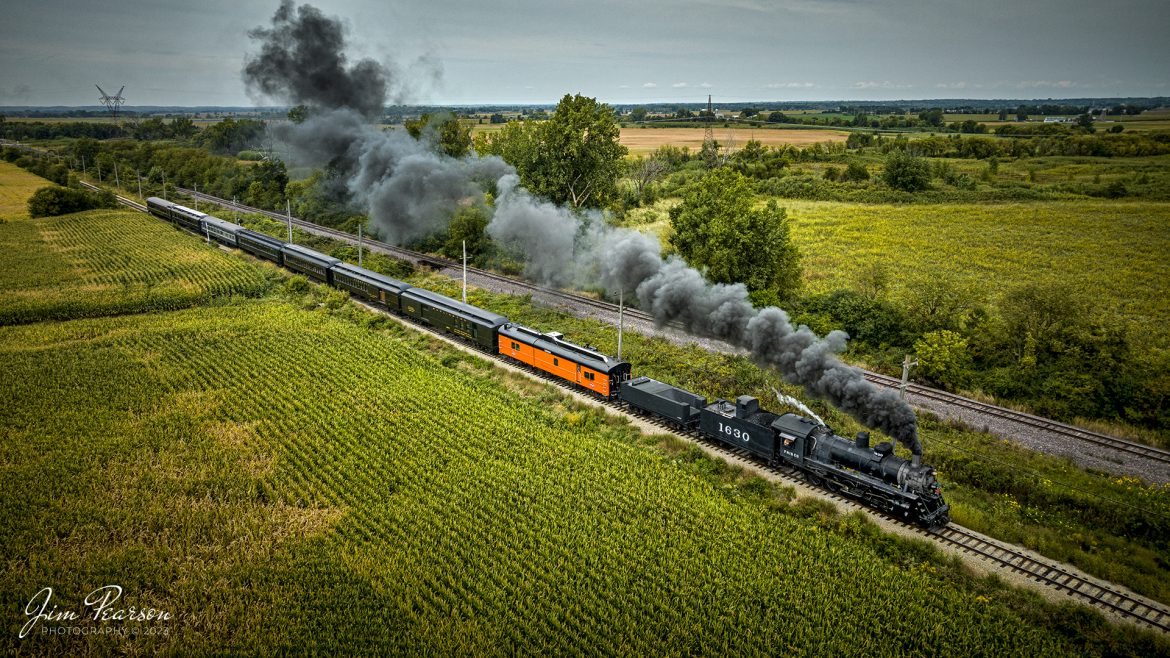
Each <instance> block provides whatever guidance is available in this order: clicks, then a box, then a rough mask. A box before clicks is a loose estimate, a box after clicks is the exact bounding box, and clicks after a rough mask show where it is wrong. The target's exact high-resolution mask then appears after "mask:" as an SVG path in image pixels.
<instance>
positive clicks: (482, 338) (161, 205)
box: [146, 197, 950, 527]
mask: <svg viewBox="0 0 1170 658" xmlns="http://www.w3.org/2000/svg"><path fill="white" fill-rule="evenodd" d="M146 205H147V210H148V211H149V212H150V213H151V214H152V215H154V216H156V217H159V218H161V219H164V220H166V221H168V222H171V223H172V224H174V225H176V226H178V227H182V228H185V229H188V230H189V231H191V232H194V233H197V234H199V235H203V236H205V237H206V238H207V240H208V241H211V240H215V241H216V242H218V243H220V244H223V245H226V246H228V247H233V248H236V249H240V250H242V251H245V252H248V253H250V254H252V255H253V256H256V257H257V258H261V259H265V260H269V261H272V262H273V263H276V264H277V265H279V266H282V267H285V268H287V269H289V270H292V271H294V272H298V273H301V274H304V275H305V276H307V277H309V278H312V279H315V280H317V281H320V282H322V283H325V284H327V285H331V286H334V287H336V288H340V289H342V290H345V291H347V292H349V293H350V294H351V295H353V296H356V297H359V298H362V299H365V300H368V301H371V302H376V303H379V304H381V305H383V306H385V307H386V308H387V309H389V310H390V311H392V312H394V313H397V314H399V315H402V316H405V317H408V318H411V319H413V320H414V321H416V322H419V323H421V324H424V325H428V326H432V327H435V328H437V329H440V330H442V331H445V332H448V333H451V334H454V335H456V336H459V337H460V338H461V339H462V340H464V341H466V342H467V343H469V344H471V345H473V346H474V347H476V348H478V349H480V350H482V351H485V352H488V353H490V354H493V355H498V356H500V357H503V358H504V359H507V360H511V361H515V362H520V363H523V364H526V365H529V366H531V367H533V368H535V369H537V370H540V371H542V372H545V373H547V374H549V375H551V376H553V377H556V378H558V379H561V380H564V381H567V382H569V383H571V384H573V385H575V386H578V387H580V388H582V389H584V390H586V391H589V392H591V393H593V394H595V395H597V396H599V397H602V398H605V399H608V400H612V401H615V402H618V403H620V404H624V405H627V406H628V407H630V408H631V409H633V410H635V411H637V412H640V413H644V414H649V415H651V416H654V417H656V418H659V419H661V420H663V421H665V422H667V423H670V424H672V425H674V426H676V427H678V428H679V429H681V430H685V431H693V432H697V433H699V434H700V435H702V436H704V437H706V438H708V439H711V440H715V441H720V442H722V443H725V444H727V445H729V446H733V447H735V448H739V449H742V450H745V451H746V452H748V453H750V454H752V455H754V456H755V457H757V458H758V459H760V460H762V461H764V462H765V463H767V464H768V465H770V466H781V467H787V468H791V469H794V470H796V471H798V472H800V473H802V474H804V476H805V478H806V479H808V480H809V481H810V482H811V483H813V484H815V485H817V486H820V487H824V488H826V489H828V490H830V491H834V492H838V493H840V494H842V495H845V496H849V497H851V498H854V499H856V500H859V501H861V502H862V503H864V504H867V505H869V506H871V507H874V508H876V509H879V510H881V511H883V512H886V513H888V514H892V515H895V516H899V517H902V518H905V519H907V520H909V521H912V522H915V523H918V524H921V525H923V526H927V527H938V526H943V525H946V524H947V523H949V522H950V517H949V516H948V514H947V513H948V511H949V508H948V507H947V504H946V502H945V501H944V500H943V497H942V489H941V488H940V487H939V484H938V480H937V479H936V478H935V471H934V469H933V468H931V467H929V466H924V465H922V464H920V463H919V457H920V455H921V446H920V445H917V444H915V445H914V446H913V452H914V454H913V456H912V460H910V461H908V460H906V459H903V458H901V457H899V456H897V455H896V454H894V445H893V444H891V443H888V442H883V443H879V444H877V445H876V446H873V447H872V448H871V447H870V445H869V434H868V433H866V432H860V433H858V435H857V437H856V439H852V440H850V439H847V438H844V437H841V436H837V435H835V434H834V433H833V432H832V430H831V429H829V428H828V427H826V426H824V425H822V424H820V423H818V422H815V421H813V420H810V419H808V418H805V417H803V416H798V415H796V414H791V413H786V414H782V415H777V414H774V413H770V412H768V411H764V410H761V409H760V406H759V401H758V400H757V399H756V398H753V397H750V396H740V397H739V398H738V399H737V400H736V401H735V402H734V403H732V402H729V401H727V400H715V401H714V402H712V403H710V404H708V402H707V400H706V398H704V397H702V396H700V395H697V394H695V393H692V392H690V391H686V390H683V389H681V388H676V387H674V386H670V385H668V384H665V383H663V382H659V381H656V380H653V379H650V378H648V377H637V378H633V377H632V375H631V369H630V364H629V363H628V362H626V361H622V360H620V359H615V358H613V357H611V356H607V355H605V354H602V353H601V352H599V351H597V350H596V349H594V348H592V347H589V346H585V345H578V344H575V343H572V342H569V341H567V340H565V339H564V336H563V335H562V334H560V333H556V332H540V331H537V330H536V329H532V328H530V327H526V326H523V325H520V324H517V323H514V322H510V321H509V320H508V318H506V317H504V316H502V315H498V314H496V313H492V312H490V311H486V310H484V309H481V308H479V307H476V306H472V305H471V304H465V303H463V302H460V301H457V300H454V299H451V298H450V297H446V296H444V295H440V294H438V293H434V292H431V291H429V290H424V289H422V288H417V287H413V286H411V285H409V284H407V283H404V282H402V281H397V280H395V279H391V278H390V277H387V276H384V275H382V274H379V273H377V272H374V271H371V270H368V269H365V268H362V267H358V266H355V265H351V264H349V263H343V262H342V261H340V260H338V259H336V258H333V257H331V256H327V255H325V254H323V253H320V252H318V251H315V250H313V249H309V248H306V247H302V246H300V245H296V244H290V243H284V242H281V241H280V240H277V239H276V238H273V237H271V236H268V235H265V234H263V233H257V232H255V231H252V230H249V229H246V228H244V227H242V226H239V225H237V224H233V223H231V222H228V221H225V220H223V219H220V218H218V217H214V216H212V215H208V214H206V213H201V212H199V211H197V210H193V209H191V208H187V207H185V206H182V205H179V204H176V203H172V202H170V201H167V200H165V199H159V198H157V197H151V198H149V199H147V202H146Z"/></svg>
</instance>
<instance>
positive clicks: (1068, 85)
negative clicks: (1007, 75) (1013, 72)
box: [1016, 80, 1088, 89]
mask: <svg viewBox="0 0 1170 658" xmlns="http://www.w3.org/2000/svg"><path fill="white" fill-rule="evenodd" d="M1086 86H1088V85H1085V84H1082V83H1080V82H1074V81H1072V80H1021V81H1019V82H1017V83H1016V87H1018V88H1020V89H1073V88H1075V87H1086Z"/></svg>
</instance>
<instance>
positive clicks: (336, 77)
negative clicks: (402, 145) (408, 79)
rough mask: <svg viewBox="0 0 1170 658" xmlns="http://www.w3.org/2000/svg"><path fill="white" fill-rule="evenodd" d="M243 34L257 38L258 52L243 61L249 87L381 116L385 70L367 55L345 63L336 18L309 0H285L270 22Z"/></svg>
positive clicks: (302, 101)
mask: <svg viewBox="0 0 1170 658" xmlns="http://www.w3.org/2000/svg"><path fill="white" fill-rule="evenodd" d="M248 36H250V37H252V38H253V39H255V40H259V41H261V42H262V45H261V48H260V54H259V55H256V56H254V57H251V58H249V59H248V60H247V61H246V62H245V64H244V82H245V83H246V84H247V85H248V88H249V89H250V90H254V91H258V92H260V93H261V94H263V95H265V96H271V97H273V98H280V99H283V100H286V101H288V102H291V103H292V104H294V105H306V106H308V107H310V108H339V107H348V108H350V109H353V110H355V111H357V112H359V113H360V114H361V115H362V116H365V117H368V118H371V119H375V118H378V117H381V116H382V109H383V105H384V103H385V101H386V89H387V83H388V81H389V80H388V76H387V69H386V67H384V66H383V65H381V64H379V63H378V62H376V61H374V60H372V59H363V60H361V61H360V62H357V63H356V64H354V65H353V66H348V65H347V59H346V56H345V53H344V52H343V48H344V45H345V37H344V30H343V28H342V24H341V21H339V20H337V19H335V18H329V17H327V16H325V15H324V14H322V13H321V11H320V10H319V9H317V8H316V7H313V6H311V5H301V6H300V7H295V8H294V5H293V2H292V0H284V2H282V3H281V4H280V8H279V9H277V10H276V14H274V15H273V16H272V27H270V28H264V27H258V28H256V29H254V30H252V31H250V32H249V33H248Z"/></svg>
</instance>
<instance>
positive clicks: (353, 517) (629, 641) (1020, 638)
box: [0, 211, 1167, 656]
mask: <svg viewBox="0 0 1170 658" xmlns="http://www.w3.org/2000/svg"><path fill="white" fill-rule="evenodd" d="M107 215H108V213H105V212H100V211H99V212H94V213H88V214H83V215H78V216H73V217H71V218H64V219H63V220H62V221H65V220H71V221H74V222H80V221H83V220H86V219H90V218H92V219H93V220H94V221H99V222H100V221H102V219H103V218H106V219H108V216H107ZM143 221H154V220H148V219H146V218H143ZM30 223H34V224H35V222H30ZM159 226H160V227H161V228H162V229H165V231H169V232H164V233H161V234H160V235H159V236H158V237H157V238H156V239H157V241H158V243H159V244H160V245H161V246H164V247H166V248H167V249H168V250H169V251H173V252H176V253H183V252H184V250H185V249H201V248H203V247H202V245H200V244H199V242H198V241H197V240H196V239H195V238H193V237H191V236H188V235H184V234H181V233H178V232H176V231H173V230H171V229H169V228H168V227H166V226H165V225H162V224H159ZM28 239H29V242H28V244H27V248H28V249H29V250H35V249H37V248H38V242H37V240H38V238H37V236H35V235H29V236H28ZM78 240H79V241H80V242H86V241H87V240H86V239H81V238H79V239H78ZM88 241H89V242H90V243H91V244H89V245H87V246H86V247H84V248H78V250H79V251H83V252H84V251H85V250H86V249H94V248H96V244H97V243H98V242H100V243H101V244H102V245H104V246H105V247H107V248H109V247H110V246H111V245H112V246H113V248H114V250H115V253H128V254H133V253H134V249H135V245H137V244H138V238H136V237H134V236H133V234H131V233H129V232H125V231H122V232H107V233H99V234H97V235H96V236H95V237H92V238H89V239H88ZM40 244H42V245H43V244H44V243H43V242H41V243H40ZM0 249H2V250H3V253H4V255H5V256H8V255H9V254H10V253H12V252H13V251H15V250H18V249H19V244H18V243H16V242H15V241H14V239H13V238H11V237H10V241H9V243H7V244H5V245H4V246H3V247H2V248H0ZM208 251H209V253H212V254H217V255H216V256H215V257H214V258H215V259H216V260H213V261H210V263H211V264H210V265H209V264H208V262H205V261H202V260H198V259H196V260H192V261H188V262H184V263H183V264H182V265H179V266H176V267H175V269H174V271H173V273H172V276H175V277H178V278H184V277H185V278H186V279H189V280H202V279H204V278H206V275H196V274H195V273H196V272H200V271H202V270H201V268H208V269H216V268H218V269H222V270H225V271H229V270H231V269H232V267H236V266H238V267H240V268H242V269H243V270H245V271H247V275H245V276H241V277H240V278H242V279H243V280H252V279H253V278H255V279H257V280H267V277H268V274H267V272H268V271H269V269H270V268H268V267H267V266H264V265H261V264H257V263H253V262H250V261H249V260H247V259H239V260H237V259H234V258H231V257H228V256H226V255H222V256H223V257H225V258H227V259H228V260H229V261H234V264H224V263H220V262H219V261H218V259H219V258H220V257H221V255H220V254H219V252H215V251H211V250H208ZM130 258H131V259H130V260H129V261H126V264H125V269H127V270H128V269H130V268H131V266H132V265H133V264H135V261H134V260H133V256H131V257H130ZM44 262H45V261H44V260H43V259H42V260H41V261H39V263H40V264H36V263H35V262H34V264H33V269H34V271H35V269H36V268H38V267H41V266H42V265H43V263H44ZM2 263H3V265H0V269H6V270H8V269H13V268H15V267H17V266H21V264H20V263H19V261H14V260H11V259H8V258H5V259H4V260H3V261H2ZM108 267H109V268H110V270H111V271H114V270H115V269H116V268H115V265H113V264H110V265H108ZM5 276H6V277H8V278H7V281H9V282H12V283H10V284H8V285H12V286H13V287H15V288H17V289H20V288H22V287H23V288H25V289H28V290H36V289H38V288H41V284H40V280H39V279H38V278H37V277H33V278H32V279H31V280H29V281H27V282H25V283H22V282H21V281H20V280H19V279H17V278H15V277H13V276H12V275H11V274H5ZM121 276H123V277H125V276H126V273H125V272H123V273H122V274H121ZM159 276H160V277H161V275H159ZM47 278H48V279H51V280H53V281H55V282H56V283H55V287H56V289H57V290H58V291H59V292H60V293H61V294H70V293H72V294H78V293H80V292H81V291H83V290H84V289H85V288H86V286H87V285H89V284H88V283H87V280H86V278H85V277H74V278H70V277H67V276H64V275H63V274H62V273H61V272H60V271H57V272H50V275H49V276H48V277H47ZM286 289H287V291H286V292H281V293H273V294H270V295H269V296H268V297H266V298H263V299H252V298H246V297H240V296H237V297H232V298H218V297H217V298H215V300H216V301H215V303H212V304H210V305H203V306H198V307H195V308H188V309H183V310H174V311H171V310H168V311H162V312H150V313H137V314H128V315H121V316H118V317H100V318H99V317H92V318H85V319H78V320H71V321H65V322H37V323H31V324H23V325H16V326H2V327H0V368H2V369H3V370H4V372H5V375H6V376H5V379H4V382H5V383H4V384H3V385H2V386H0V396H2V397H0V399H2V404H0V433H2V436H3V441H2V442H0V451H2V453H0V454H2V457H0V469H2V471H0V474H2V477H0V501H3V502H2V503H0V504H2V505H3V507H4V509H3V515H4V517H5V519H6V520H7V521H6V524H5V526H4V530H3V531H0V548H2V549H3V551H4V554H5V555H7V556H10V557H9V560H8V561H7V563H6V565H5V567H4V569H3V571H2V572H0V592H2V594H0V597H2V598H3V605H4V607H5V608H6V609H8V610H10V611H18V610H22V609H23V607H24V606H25V605H26V604H27V602H28V600H29V599H30V598H31V597H32V595H33V594H34V593H35V592H37V591H38V590H39V589H40V588H42V587H46V586H51V587H53V588H54V593H55V594H54V596H55V601H56V602H59V603H60V604H62V605H63V606H68V605H69V604H70V603H69V602H74V601H79V600H80V598H81V597H83V596H84V595H85V594H86V593H87V592H89V591H91V590H92V589H94V588H96V587H98V586H99V585H103V584H117V585H120V586H121V587H123V588H124V589H125V598H126V604H128V605H139V606H153V607H155V608H159V609H164V610H167V611H170V612H172V613H173V614H174V616H175V617H174V619H172V620H170V621H168V622H164V623H163V624H161V626H162V627H163V628H166V629H167V630H168V634H166V635H154V636H146V637H133V638H122V637H110V636H64V637H62V636H49V635H44V634H39V633H38V634H34V636H33V637H32V638H26V639H25V640H20V639H19V638H18V631H19V629H20V627H21V626H22V625H23V624H24V623H25V621H26V618H25V616H24V615H23V614H20V613H18V612H13V613H12V615H11V616H9V617H8V618H7V621H6V624H7V626H8V629H9V631H8V632H7V633H5V635H4V638H3V640H0V646H3V647H4V652H5V653H10V654H11V653H18V652H20V653H32V654H42V655H43V654H54V655H61V654H71V655H76V654H82V653H84V654H92V655H109V654H124V653H140V654H147V653H166V654H175V655H200V654H202V655H212V654H214V655H222V654H225V653H244V654H279V653H287V652H305V653H312V652H329V653H342V654H355V653H369V652H371V651H375V652H378V653H388V654H400V653H409V654H419V653H443V654H462V655H467V654H473V655H482V654H512V653H568V654H593V653H598V652H600V653H609V654H622V655H628V654H656V655H663V654H681V653H694V652H709V651H724V650H732V651H734V652H735V653H740V654H769V655H775V654H778V653H782V654H785V655H824V654H825V653H826V652H830V653H833V654H835V655H867V656H868V655H905V654H920V655H938V654H957V653H965V654H966V653H981V652H983V653H986V652H994V653H995V654H996V655H1035V654H1038V653H1042V654H1046V655H1085V654H1086V653H1088V654H1090V655H1092V654H1095V653H1101V652H1102V651H1104V649H1105V648H1106V646H1107V645H1112V646H1114V648H1116V647H1117V646H1121V647H1122V648H1127V649H1128V650H1129V651H1130V652H1136V653H1145V654H1146V655H1149V654H1151V653H1154V652H1159V651H1162V652H1164V651H1166V650H1167V647H1166V645H1165V644H1164V643H1161V642H1158V641H1154V640H1153V639H1151V638H1150V637H1149V636H1145V635H1140V634H1132V633H1130V632H1128V631H1119V630H1111V629H1109V628H1108V627H1106V626H1105V625H1103V622H1102V621H1101V620H1100V619H1099V618H1097V617H1095V616H1094V615H1091V614H1089V613H1086V612H1084V611H1082V610H1079V609H1075V608H1071V607H1067V608H1054V607H1052V606H1050V605H1048V604H1043V603H1040V602H1039V601H1038V600H1037V599H1036V597H1034V596H1033V595H1028V594H1024V593H1022V592H1019V591H1015V590H1010V589H1006V588H1004V587H1002V586H1001V585H999V584H997V583H995V582H993V581H987V580H974V579H972V578H970V577H968V576H965V575H963V573H962V571H961V569H959V568H957V567H956V566H955V565H954V564H953V563H950V562H947V561H943V560H940V559H938V558H935V557H931V553H932V551H931V550H929V549H926V548H925V547H922V546H919V545H915V544H909V543H905V542H902V541H899V540H892V539H890V538H888V537H882V536H879V535H876V534H875V533H874V532H873V530H872V528H871V527H869V526H866V525H865V524H864V523H862V522H861V521H860V520H859V519H856V518H846V519H837V520H833V519H831V518H830V517H826V516H824V515H823V514H824V513H823V511H821V507H820V506H819V505H816V504H814V503H809V502H807V501H806V502H798V503H796V504H792V503H790V502H789V497H788V496H787V495H786V493H785V492H784V491H783V490H778V489H775V488H773V487H769V486H767V485H765V484H764V483H763V482H762V481H760V480H758V479H752V478H748V477H746V476H744V475H742V474H737V473H736V472H734V471H731V470H728V468H727V467H726V466H725V465H720V463H719V462H713V461H711V460H709V459H707V458H704V457H701V456H700V454H699V453H698V451H697V450H695V449H693V448H692V449H688V448H685V447H683V446H681V445H678V444H676V443H675V442H672V441H666V442H663V441H662V440H660V439H653V438H648V437H644V436H642V435H640V434H638V433H637V432H636V431H634V430H633V428H631V427H630V426H629V425H628V424H627V423H626V422H625V421H622V420H620V419H615V418H613V417H610V416H607V415H605V414H603V413H601V412H599V411H596V410H591V409H588V408H585V407H582V406H580V405H578V404H576V403H572V402H570V401H568V400H567V399H566V398H565V397H564V396H563V395H562V394H561V393H560V392H559V391H558V390H556V389H555V388H553V387H550V386H547V385H544V384H536V383H533V382H531V381H529V380H527V379H526V378H523V377H519V376H510V375H504V374H502V373H501V372H500V371H498V370H497V369H496V368H494V367H492V366H491V365H490V364H489V363H488V362H487V361H485V360H483V359H482V358H480V357H477V356H469V355H466V354H463V353H461V352H457V351H454V350H452V349H451V348H449V347H446V346H444V345H442V344H440V343H437V342H435V341H433V340H432V339H429V338H426V337H423V336H421V335H419V334H417V333H415V332H412V331H408V330H405V329H403V328H401V327H399V326H398V325H397V324H395V323H392V322H389V321H387V320H385V319H382V318H380V316H374V315H372V314H368V313H366V312H364V311H361V310H359V309H357V308H356V307H353V306H351V305H348V304H346V303H345V301H344V295H340V294H339V293H336V292H326V291H324V290H323V289H319V288H312V289H310V290H309V291H308V292H307V293H303V294H299V293H295V292H293V291H295V290H296V289H297V287H296V286H286ZM111 294H115V293H111ZM126 297H127V298H129V299H133V298H134V297H135V293H134V292H133V291H132V290H131V291H129V292H127V293H126ZM81 298H82V300H83V301H82V302H81V304H82V306H85V305H86V304H90V302H89V301H88V300H90V299H91V298H90V297H88V296H85V295H81ZM202 299H204V300H206V298H202ZM108 302H109V300H108V299H105V298H100V297H99V298H96V299H93V301H92V306H91V307H89V310H88V311H87V312H86V313H83V314H85V315H91V314H97V313H101V312H104V310H105V309H106V307H107V304H108ZM8 303H9V302H8V301H7V300H4V299H0V308H6V306H7V305H8ZM116 306H117V305H116ZM118 308H121V307H120V306H118ZM891 583H896V584H897V585H896V586H893V587H892V586H891ZM142 626H151V625H148V624H142ZM157 626H158V625H154V627H157ZM1085 642H1088V644H1087V645H1086V644H1084V643H1085Z"/></svg>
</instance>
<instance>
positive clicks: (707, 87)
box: [699, 82, 712, 89]
mask: <svg viewBox="0 0 1170 658" xmlns="http://www.w3.org/2000/svg"><path fill="white" fill-rule="evenodd" d="M699 86H700V87H702V88H703V89H710V88H711V86H712V85H711V83H710V82H704V83H702V84H700V85H699Z"/></svg>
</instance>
